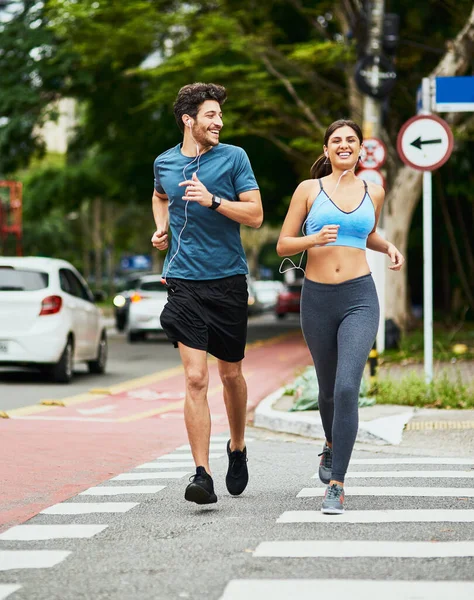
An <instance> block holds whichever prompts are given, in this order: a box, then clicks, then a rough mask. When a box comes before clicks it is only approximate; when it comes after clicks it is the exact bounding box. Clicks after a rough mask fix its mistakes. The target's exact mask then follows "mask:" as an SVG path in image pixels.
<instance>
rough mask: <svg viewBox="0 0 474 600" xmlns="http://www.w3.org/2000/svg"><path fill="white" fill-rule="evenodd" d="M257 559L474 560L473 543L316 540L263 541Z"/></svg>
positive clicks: (257, 550)
mask: <svg viewBox="0 0 474 600" xmlns="http://www.w3.org/2000/svg"><path fill="white" fill-rule="evenodd" d="M253 555H254V556H268V557H270V556H272V557H280V558H283V557H284V558H289V557H292V558H356V557H370V558H449V557H474V542H437V543H433V542H393V541H387V542H378V541H377V542H369V541H363V542H358V541H346V540H344V541H339V542H329V541H324V542H318V541H313V540H305V541H285V542H262V543H261V544H259V545H258V546H257V549H256V550H255V552H254V553H253Z"/></svg>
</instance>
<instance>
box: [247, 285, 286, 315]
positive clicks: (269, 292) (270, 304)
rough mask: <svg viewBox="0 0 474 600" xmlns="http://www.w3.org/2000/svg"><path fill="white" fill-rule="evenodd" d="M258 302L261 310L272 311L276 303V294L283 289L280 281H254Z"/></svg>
mask: <svg viewBox="0 0 474 600" xmlns="http://www.w3.org/2000/svg"><path fill="white" fill-rule="evenodd" d="M253 286H254V289H255V293H256V295H257V299H258V301H259V302H260V303H261V304H262V306H263V310H272V309H273V308H275V306H276V303H277V298H278V294H279V293H280V292H281V291H282V290H283V288H284V287H285V285H284V283H283V282H282V281H268V280H256V281H254V282H253Z"/></svg>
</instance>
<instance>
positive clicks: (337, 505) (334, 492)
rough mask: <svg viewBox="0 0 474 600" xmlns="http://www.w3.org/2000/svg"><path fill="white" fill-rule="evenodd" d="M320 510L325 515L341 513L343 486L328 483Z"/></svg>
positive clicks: (342, 507) (342, 510)
mask: <svg viewBox="0 0 474 600" xmlns="http://www.w3.org/2000/svg"><path fill="white" fill-rule="evenodd" d="M321 512H322V513H323V514H325V515H342V513H343V512H344V488H343V487H342V485H338V484H337V483H333V484H332V485H328V487H327V490H326V494H325V496H324V500H323V505H322V506H321Z"/></svg>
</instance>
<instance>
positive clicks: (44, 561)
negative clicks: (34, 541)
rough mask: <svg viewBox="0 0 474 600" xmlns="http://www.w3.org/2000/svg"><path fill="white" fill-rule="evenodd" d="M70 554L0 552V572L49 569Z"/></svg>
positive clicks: (68, 552)
mask: <svg viewBox="0 0 474 600" xmlns="http://www.w3.org/2000/svg"><path fill="white" fill-rule="evenodd" d="M70 554H71V551H70V550H0V571H9V570H14V569H49V568H50V567H54V566H56V565H57V564H59V563H60V562H62V561H63V560H64V559H66V558H67V557H68V556H69V555H70Z"/></svg>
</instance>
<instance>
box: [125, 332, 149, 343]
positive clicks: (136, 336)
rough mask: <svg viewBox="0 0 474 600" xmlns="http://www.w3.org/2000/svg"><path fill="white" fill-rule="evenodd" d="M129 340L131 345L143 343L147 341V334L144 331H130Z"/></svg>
mask: <svg viewBox="0 0 474 600" xmlns="http://www.w3.org/2000/svg"><path fill="white" fill-rule="evenodd" d="M127 339H128V341H129V342H130V343H131V344H134V343H135V342H141V341H143V340H144V339H145V334H144V333H143V331H129V332H128V335H127Z"/></svg>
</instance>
